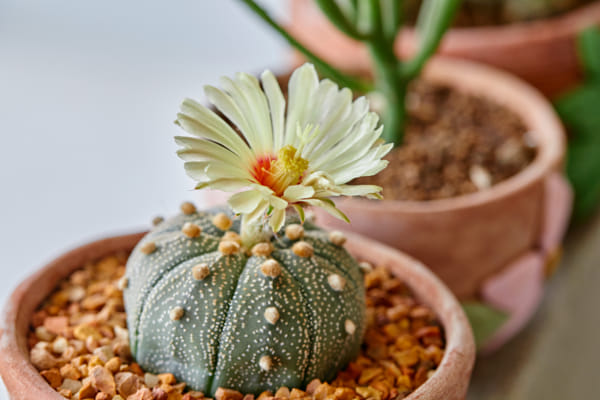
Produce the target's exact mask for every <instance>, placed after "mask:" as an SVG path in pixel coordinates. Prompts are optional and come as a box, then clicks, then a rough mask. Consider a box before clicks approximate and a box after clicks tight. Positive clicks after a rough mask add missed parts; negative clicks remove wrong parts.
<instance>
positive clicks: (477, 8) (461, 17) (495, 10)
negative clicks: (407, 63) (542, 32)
mask: <svg viewBox="0 0 600 400" xmlns="http://www.w3.org/2000/svg"><path fill="white" fill-rule="evenodd" d="M593 1H596V0H560V1H546V2H544V3H545V4H543V5H542V6H539V5H538V6H537V7H535V6H531V5H527V4H525V6H521V7H519V5H518V2H522V3H527V2H531V1H530V0H513V1H512V3H511V2H510V1H506V0H487V1H485V0H484V1H481V0H463V1H462V3H461V4H460V5H459V9H458V10H457V12H456V16H455V18H454V22H453V25H454V26H456V27H474V26H494V25H504V24H512V23H519V22H523V21H532V20H540V19H545V18H551V17H555V16H558V15H561V14H563V13H566V12H569V11H571V10H574V9H577V8H578V7H580V6H582V5H584V4H589V3H591V2H593ZM538 3H539V2H538ZM421 4H422V1H421V0H411V1H408V2H407V4H406V12H407V19H408V20H409V21H410V23H411V24H414V22H415V21H416V19H417V15H418V12H419V7H420V6H421Z"/></svg>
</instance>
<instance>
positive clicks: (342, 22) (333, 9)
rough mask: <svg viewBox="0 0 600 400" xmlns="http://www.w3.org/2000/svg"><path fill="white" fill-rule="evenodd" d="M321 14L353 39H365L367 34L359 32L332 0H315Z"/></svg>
mask: <svg viewBox="0 0 600 400" xmlns="http://www.w3.org/2000/svg"><path fill="white" fill-rule="evenodd" d="M315 2H316V3H317V5H318V6H319V8H320V9H321V11H322V12H323V14H325V15H326V16H327V18H329V20H330V21H331V22H332V23H333V24H334V25H335V26H336V27H337V28H338V29H339V30H340V31H342V32H343V33H345V34H346V35H347V36H349V37H351V38H352V39H354V40H361V41H363V40H366V39H367V38H368V37H369V35H368V34H365V33H362V32H360V31H359V30H358V29H357V27H356V26H355V25H353V24H352V22H350V21H349V20H348V18H346V16H345V15H344V13H343V12H342V10H341V9H340V7H339V6H338V4H337V3H336V2H335V1H332V0H315Z"/></svg>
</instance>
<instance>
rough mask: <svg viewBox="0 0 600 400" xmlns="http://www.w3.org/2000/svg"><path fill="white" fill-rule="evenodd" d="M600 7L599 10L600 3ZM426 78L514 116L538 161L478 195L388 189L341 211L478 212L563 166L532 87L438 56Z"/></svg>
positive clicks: (559, 136)
mask: <svg viewBox="0 0 600 400" xmlns="http://www.w3.org/2000/svg"><path fill="white" fill-rule="evenodd" d="M598 5H599V6H600V2H599V4H598ZM599 10H600V7H599ZM422 76H423V77H424V78H425V80H427V81H430V82H434V83H441V84H445V85H448V86H450V87H452V88H456V89H457V90H459V91H462V92H464V93H467V94H474V95H477V96H481V97H483V98H485V99H488V100H491V101H493V102H495V103H497V104H500V105H502V106H504V107H506V108H508V109H509V110H511V111H512V112H514V113H515V114H516V115H517V116H518V117H519V118H520V119H521V120H522V121H523V122H524V123H525V125H526V126H527V127H528V129H529V131H528V132H529V133H530V134H531V135H532V137H533V138H534V139H535V141H536V145H537V154H536V157H535V158H534V160H533V161H532V162H531V164H529V165H528V166H527V167H526V168H525V169H523V170H522V171H520V172H518V173H517V174H515V175H514V176H512V177H510V178H508V179H506V180H504V181H502V182H499V183H498V184H496V185H493V186H492V187H490V188H488V189H485V190H482V191H479V192H474V193H469V194H464V195H460V196H456V197H450V198H444V199H435V200H428V201H412V200H386V199H385V189H384V191H383V195H384V200H383V201H373V200H368V199H358V198H337V199H336V202H337V203H339V204H340V206H341V207H343V209H346V210H349V209H351V208H365V207H368V208H369V209H370V212H377V213H389V212H394V211H398V210H401V211H403V212H407V213H414V214H430V213H440V212H449V211H455V210H460V209H465V208H470V207H477V206H480V205H482V204H485V203H488V202H493V201H495V200H499V199H502V198H505V197H508V196H511V195H513V194H514V193H516V192H519V191H521V190H524V189H526V188H528V187H530V186H531V185H534V184H536V183H538V182H540V181H541V180H543V179H544V177H546V176H547V175H548V174H549V173H550V172H551V171H553V170H556V169H557V168H560V167H561V166H562V162H563V158H564V154H565V148H566V144H565V143H566V138H565V133H564V128H563V126H562V123H561V122H560V120H559V119H558V116H557V115H556V113H555V111H554V109H553V108H552V106H551V105H550V103H549V102H548V100H546V98H545V97H544V96H543V95H542V94H541V93H540V92H539V91H538V90H537V89H535V88H534V87H533V86H531V85H529V84H528V83H526V82H524V81H522V80H521V79H519V78H517V77H515V76H513V75H511V74H510V73H507V72H504V71H501V70H498V69H496V68H494V67H490V66H487V65H483V64H480V63H476V62H473V61H466V60H457V59H451V58H445V57H440V56H436V57H434V58H432V59H431V60H430V61H429V63H428V64H427V66H426V67H425V69H424V70H423V74H422Z"/></svg>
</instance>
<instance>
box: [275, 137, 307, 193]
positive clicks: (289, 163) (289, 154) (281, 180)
mask: <svg viewBox="0 0 600 400" xmlns="http://www.w3.org/2000/svg"><path fill="white" fill-rule="evenodd" d="M307 168H308V161H307V160H305V159H304V158H302V157H301V156H300V154H299V152H298V150H296V148H295V147H294V146H291V145H287V146H284V147H282V148H281V149H280V150H279V151H278V152H277V160H276V161H275V162H274V163H272V164H271V170H270V175H271V176H270V181H271V185H270V186H271V189H273V190H274V191H275V192H276V193H279V194H281V193H283V192H284V191H285V189H286V188H287V187H288V186H292V185H296V184H298V183H300V180H301V178H302V175H303V174H304V171H306V169H307Z"/></svg>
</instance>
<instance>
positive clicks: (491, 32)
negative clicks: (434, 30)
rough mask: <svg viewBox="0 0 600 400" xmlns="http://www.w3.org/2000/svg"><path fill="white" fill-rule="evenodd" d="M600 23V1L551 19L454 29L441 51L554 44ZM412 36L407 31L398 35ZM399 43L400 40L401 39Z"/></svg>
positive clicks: (446, 37) (451, 51)
mask: <svg viewBox="0 0 600 400" xmlns="http://www.w3.org/2000/svg"><path fill="white" fill-rule="evenodd" d="M598 21H600V1H594V2H592V3H590V4H586V5H582V6H579V7H577V8H575V9H573V10H570V11H567V12H565V13H562V14H558V15H555V16H552V17H548V18H543V19H537V20H531V21H521V22H514V23H510V24H503V25H493V26H490V25H487V26H474V27H456V28H454V27H453V28H451V29H450V30H448V32H447V34H446V36H445V37H444V40H443V42H442V45H441V47H442V51H444V52H448V53H453V52H457V53H459V52H463V51H477V50H478V49H484V48H485V49H489V48H490V45H491V46H492V47H507V48H508V47H514V46H522V45H523V43H527V42H528V43H537V42H543V41H556V40H560V39H562V38H567V37H572V36H574V35H576V34H577V33H578V32H579V31H581V30H582V29H584V28H586V27H589V26H592V25H595V24H597V23H598ZM405 34H408V35H410V36H414V32H413V31H412V30H410V29H407V30H405V31H403V32H402V33H401V35H405ZM401 40H402V39H401Z"/></svg>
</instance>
